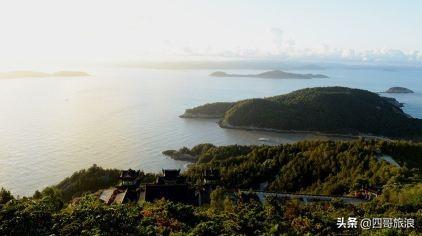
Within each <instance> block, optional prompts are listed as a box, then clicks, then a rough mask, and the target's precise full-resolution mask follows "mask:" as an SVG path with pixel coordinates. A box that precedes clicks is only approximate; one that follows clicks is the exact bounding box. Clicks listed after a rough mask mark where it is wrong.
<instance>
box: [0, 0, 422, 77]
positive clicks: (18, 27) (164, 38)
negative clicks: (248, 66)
mask: <svg viewBox="0 0 422 236" xmlns="http://www.w3.org/2000/svg"><path fill="white" fill-rule="evenodd" d="M421 12H422V1H417V0H400V1H397V0H372V1H364V0H354V1H338V0H336V1H335V0H320V1H315V0H313V1H312V0H296V1H282V0H278V1H275V0H274V1H271V0H212V1H211V0H209V1H202V0H195V1H193V0H180V1H175V0H168V1H163V0H154V1H152V0H151V1H143V0H134V1H129V0H119V1H117V0H116V1H107V0H72V1H68V0H66V1H64V0H37V1H21V0H1V1H0V32H1V33H0V67H1V66H4V65H7V64H15V65H16V64H19V65H20V64H22V65H24V64H31V63H32V64H36V63H85V62H106V61H107V62H117V61H136V60H139V61H142V60H144V61H145V60H146V61H148V60H152V61H171V60H188V59H192V60H201V59H204V60H206V59H207V60H208V59H210V58H211V59H280V60H315V61H324V60H329V61H358V62H380V63H383V62H385V63H411V64H412V63H419V64H422V14H421ZM0 69H1V68H0Z"/></svg>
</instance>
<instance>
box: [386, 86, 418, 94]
mask: <svg viewBox="0 0 422 236" xmlns="http://www.w3.org/2000/svg"><path fill="white" fill-rule="evenodd" d="M384 93H414V92H413V91H412V90H410V89H408V88H404V87H391V88H389V89H387V90H386V91H385V92H384Z"/></svg>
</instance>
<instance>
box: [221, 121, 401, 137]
mask: <svg viewBox="0 0 422 236" xmlns="http://www.w3.org/2000/svg"><path fill="white" fill-rule="evenodd" d="M218 126H219V127H220V128H223V129H236V130H245V131H264V132H272V133H287V134H289V133H290V134H314V135H320V136H329V137H339V138H350V139H358V138H371V139H379V140H385V141H393V139H390V138H387V137H382V136H375V135H368V134H339V133H326V132H319V131H309V130H308V131H306V130H279V129H272V128H258V127H253V126H236V125H230V124H223V123H222V122H221V121H219V122H218Z"/></svg>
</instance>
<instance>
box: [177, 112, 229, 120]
mask: <svg viewBox="0 0 422 236" xmlns="http://www.w3.org/2000/svg"><path fill="white" fill-rule="evenodd" d="M179 117H180V118H184V119H221V118H223V116H222V115H207V114H193V113H184V114H182V115H180V116H179Z"/></svg>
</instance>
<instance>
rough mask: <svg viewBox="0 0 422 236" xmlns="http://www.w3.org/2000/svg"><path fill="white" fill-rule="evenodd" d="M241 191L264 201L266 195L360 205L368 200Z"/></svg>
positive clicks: (305, 200)
mask: <svg viewBox="0 0 422 236" xmlns="http://www.w3.org/2000/svg"><path fill="white" fill-rule="evenodd" d="M240 192H241V193H246V194H247V193H254V194H256V195H257V196H258V198H259V200H260V201H261V202H263V201H264V200H265V197H268V196H275V197H279V198H296V199H299V200H302V201H304V202H309V201H315V200H317V201H331V200H333V199H340V200H342V201H343V202H345V203H349V204H353V205H358V204H360V203H363V202H366V200H364V199H359V198H355V197H339V196H325V195H308V194H293V193H273V192H262V191H252V192H250V191H240Z"/></svg>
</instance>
